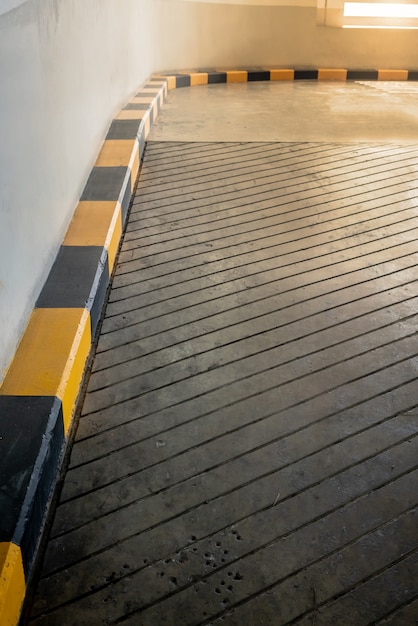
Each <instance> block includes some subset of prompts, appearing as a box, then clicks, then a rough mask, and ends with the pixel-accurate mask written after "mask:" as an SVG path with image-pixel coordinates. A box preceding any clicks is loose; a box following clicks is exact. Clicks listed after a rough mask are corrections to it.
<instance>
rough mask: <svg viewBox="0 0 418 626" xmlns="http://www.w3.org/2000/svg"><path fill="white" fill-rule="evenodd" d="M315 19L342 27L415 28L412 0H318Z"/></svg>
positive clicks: (417, 17)
mask: <svg viewBox="0 0 418 626" xmlns="http://www.w3.org/2000/svg"><path fill="white" fill-rule="evenodd" d="M317 10H318V23H319V24H322V25H324V26H338V27H342V28H408V29H410V28H418V4H416V0H414V1H409V2H408V0H406V1H405V0H402V1H398V2H396V1H395V2H393V0H392V2H381V1H380V0H372V1H371V2H370V1H369V2H361V1H359V0H358V1H354V2H351V1H350V2H345V1H344V0H318V5H317Z"/></svg>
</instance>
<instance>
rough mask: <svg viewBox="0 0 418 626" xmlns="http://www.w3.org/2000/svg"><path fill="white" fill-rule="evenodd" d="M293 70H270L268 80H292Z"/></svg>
mask: <svg viewBox="0 0 418 626" xmlns="http://www.w3.org/2000/svg"><path fill="white" fill-rule="evenodd" d="M294 78H295V70H285V69H283V70H270V80H294Z"/></svg>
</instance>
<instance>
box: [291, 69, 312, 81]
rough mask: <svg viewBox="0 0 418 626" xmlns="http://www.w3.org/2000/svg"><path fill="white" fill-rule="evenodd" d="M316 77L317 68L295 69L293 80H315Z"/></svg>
mask: <svg viewBox="0 0 418 626" xmlns="http://www.w3.org/2000/svg"><path fill="white" fill-rule="evenodd" d="M317 78H318V70H295V74H294V79H295V80H316V79H317Z"/></svg>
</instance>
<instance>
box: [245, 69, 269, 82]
mask: <svg viewBox="0 0 418 626" xmlns="http://www.w3.org/2000/svg"><path fill="white" fill-rule="evenodd" d="M260 80H270V71H269V70H248V82H254V81H260Z"/></svg>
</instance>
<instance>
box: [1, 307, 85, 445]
mask: <svg viewBox="0 0 418 626" xmlns="http://www.w3.org/2000/svg"><path fill="white" fill-rule="evenodd" d="M90 347H91V329H90V313H89V312H88V311H86V310H85V309H67V308H66V309H35V310H34V311H33V313H32V315H31V318H30V320H29V324H28V326H27V329H26V331H25V333H24V335H23V337H22V340H21V342H20V344H19V346H18V349H17V352H16V354H15V358H14V359H13V361H12V364H11V366H10V369H9V371H8V373H7V375H6V378H5V380H4V382H3V385H2V387H1V389H0V393H1V394H2V395H15V396H56V397H57V398H59V399H60V400H61V401H62V412H63V419H64V435H65V436H66V435H67V434H68V431H69V429H70V426H71V422H72V417H73V412H74V407H75V403H76V400H77V397H78V394H79V391H80V385H81V381H82V376H83V372H84V367H85V364H86V360H87V357H88V355H89V352H90Z"/></svg>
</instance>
